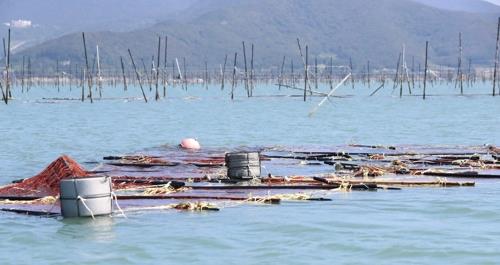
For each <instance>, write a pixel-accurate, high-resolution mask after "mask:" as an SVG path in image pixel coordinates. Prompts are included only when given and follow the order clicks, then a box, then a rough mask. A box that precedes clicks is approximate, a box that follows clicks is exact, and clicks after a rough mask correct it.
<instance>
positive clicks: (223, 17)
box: [17, 0, 496, 67]
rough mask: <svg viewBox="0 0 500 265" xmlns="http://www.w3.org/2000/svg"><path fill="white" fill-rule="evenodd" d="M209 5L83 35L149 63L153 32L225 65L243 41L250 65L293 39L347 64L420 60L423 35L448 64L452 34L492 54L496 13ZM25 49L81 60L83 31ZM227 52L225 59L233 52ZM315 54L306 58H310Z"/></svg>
mask: <svg viewBox="0 0 500 265" xmlns="http://www.w3.org/2000/svg"><path fill="white" fill-rule="evenodd" d="M210 6H211V11H208V12H205V13H203V14H202V15H199V16H198V17H196V18H194V19H188V20H185V21H174V22H165V23H160V24H157V25H155V26H153V27H149V28H146V29H141V30H135V31H132V32H96V33H88V34H87V40H88V47H95V45H96V44H99V48H100V51H101V58H103V64H104V65H114V66H116V65H118V63H119V56H123V57H124V58H126V59H127V61H128V54H127V48H130V49H131V50H132V52H133V53H134V55H135V57H137V58H144V59H146V61H147V62H148V61H149V60H150V58H151V56H153V55H154V54H155V53H156V45H157V42H158V36H165V35H168V36H169V65H170V64H171V59H173V58H175V57H178V58H181V57H186V60H187V62H188V65H197V66H201V65H203V63H204V61H205V60H207V61H208V62H209V63H210V64H217V65H218V64H219V63H223V58H224V55H225V54H233V55H232V56H234V52H235V51H237V52H238V53H239V56H240V57H239V58H240V62H241V58H242V56H241V55H242V52H241V50H242V44H241V41H243V40H244V41H246V43H247V47H248V48H247V55H248V56H249V53H250V51H249V50H250V49H249V47H250V45H249V44H250V43H255V51H256V65H258V66H269V65H277V64H279V63H280V61H281V60H282V57H283V56H284V55H285V56H287V58H293V60H294V61H295V63H296V65H297V64H298V62H299V61H300V60H301V59H300V57H299V56H298V54H299V53H298V48H297V43H296V38H297V37H299V38H300V39H301V40H302V45H303V46H305V44H306V43H308V44H309V51H310V58H314V57H315V56H318V58H319V60H320V62H326V61H327V60H329V58H330V57H334V59H335V62H336V63H341V64H345V63H346V62H347V61H348V60H349V57H352V58H353V60H354V62H355V64H356V65H361V64H363V65H364V64H365V63H366V61H367V60H370V61H371V64H372V65H373V66H379V67H380V66H385V67H395V63H396V60H397V57H398V53H399V51H400V50H401V48H402V45H403V44H405V45H406V50H407V58H411V56H415V59H416V61H417V63H419V62H422V61H423V54H424V46H425V41H426V40H429V41H430V43H431V51H430V57H431V61H432V62H433V63H439V64H449V65H454V64H455V63H456V60H457V59H456V58H457V43H458V32H462V33H463V39H464V41H463V42H464V56H465V57H466V58H469V57H470V58H472V60H473V62H474V63H475V64H489V63H490V62H491V59H492V58H491V57H493V56H492V54H494V42H495V35H496V17H495V14H473V13H463V12H452V11H446V10H440V9H436V8H432V7H428V6H425V5H422V4H419V3H415V2H413V1H411V0H378V1H373V0H334V1H332V0H312V1H300V0H266V1H263V0H258V1H255V0H231V1H230V0H211V1H210ZM21 55H29V56H32V58H34V59H35V60H34V61H35V62H36V63H38V64H44V65H45V66H46V67H47V65H54V64H55V60H56V59H58V60H60V61H63V60H70V61H71V62H72V63H80V64H81V63H82V60H83V48H82V40H81V33H78V34H70V35H67V36H64V37H61V38H58V39H56V40H52V41H48V42H45V43H43V44H41V45H38V46H36V47H33V48H30V49H27V50H26V51H24V52H22V53H20V54H17V57H18V58H20V57H21ZM232 56H229V58H232ZM312 61H313V60H311V62H312Z"/></svg>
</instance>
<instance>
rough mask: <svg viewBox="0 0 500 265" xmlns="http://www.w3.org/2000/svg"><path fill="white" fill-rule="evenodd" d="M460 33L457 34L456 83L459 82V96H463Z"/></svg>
mask: <svg viewBox="0 0 500 265" xmlns="http://www.w3.org/2000/svg"><path fill="white" fill-rule="evenodd" d="M462 51H463V50H462V32H459V33H458V53H459V56H458V70H457V71H458V74H457V78H458V81H459V82H460V95H463V94H464V83H463V82H464V80H463V74H462Z"/></svg>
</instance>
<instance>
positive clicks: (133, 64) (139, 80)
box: [128, 49, 148, 103]
mask: <svg viewBox="0 0 500 265" xmlns="http://www.w3.org/2000/svg"><path fill="white" fill-rule="evenodd" d="M128 55H130V60H131V61H132V66H133V67H134V71H135V75H136V77H137V82H139V86H140V87H141V92H142V96H143V97H144V101H145V102H146V103H148V99H147V98H146V93H144V88H143V87H142V82H141V76H140V75H139V72H138V71H137V67H136V66H135V62H134V57H132V52H130V49H128Z"/></svg>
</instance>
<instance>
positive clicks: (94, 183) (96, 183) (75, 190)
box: [59, 176, 113, 217]
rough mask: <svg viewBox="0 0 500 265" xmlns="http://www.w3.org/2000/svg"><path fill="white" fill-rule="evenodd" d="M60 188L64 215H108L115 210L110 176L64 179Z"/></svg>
mask: <svg viewBox="0 0 500 265" xmlns="http://www.w3.org/2000/svg"><path fill="white" fill-rule="evenodd" d="M60 188H61V192H60V197H59V198H60V201H61V214H62V215H63V217H90V216H98V215H108V214H111V212H112V211H113V205H112V203H113V199H112V195H111V178H110V177H103V176H99V177H86V178H71V179H63V180H61V183H60Z"/></svg>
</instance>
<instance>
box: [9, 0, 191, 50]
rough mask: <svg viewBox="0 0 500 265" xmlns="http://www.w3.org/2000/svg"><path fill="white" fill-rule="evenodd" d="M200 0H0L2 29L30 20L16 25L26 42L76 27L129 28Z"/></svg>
mask: <svg viewBox="0 0 500 265" xmlns="http://www.w3.org/2000/svg"><path fill="white" fill-rule="evenodd" d="M196 1H197V0H183V1H178V0H141V1H137V0H71V1H68V0H43V1H40V0H0V30H1V32H4V31H6V30H7V28H8V25H5V24H7V23H10V22H11V21H13V20H27V21H31V23H32V26H31V27H26V28H19V29H16V31H17V32H16V33H17V34H16V37H17V38H16V40H17V41H24V42H25V43H26V45H30V44H33V43H37V42H40V41H44V40H48V39H51V38H55V37H58V36H61V35H64V34H68V33H72V32H75V31H102V30H113V31H130V30H133V29H138V28H142V27H146V26H151V25H153V24H155V23H158V22H160V21H164V20H166V19H170V18H172V16H174V15H175V14H176V13H177V12H180V11H182V10H186V9H187V8H189V7H190V6H191V5H192V4H194V3H195V2H196Z"/></svg>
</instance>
